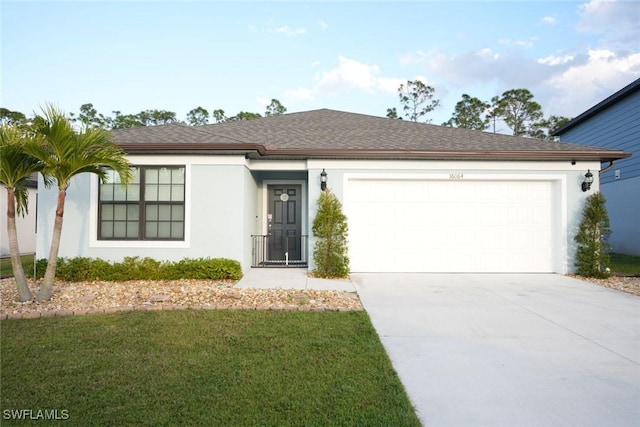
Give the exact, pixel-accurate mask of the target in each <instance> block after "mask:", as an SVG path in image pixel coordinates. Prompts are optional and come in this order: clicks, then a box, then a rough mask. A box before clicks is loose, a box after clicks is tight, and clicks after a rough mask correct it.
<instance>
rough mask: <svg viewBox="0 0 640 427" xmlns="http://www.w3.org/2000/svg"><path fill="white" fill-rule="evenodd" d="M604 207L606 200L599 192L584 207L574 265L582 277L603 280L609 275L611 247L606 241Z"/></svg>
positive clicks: (590, 197) (577, 236)
mask: <svg viewBox="0 0 640 427" xmlns="http://www.w3.org/2000/svg"><path fill="white" fill-rule="evenodd" d="M605 205H606V200H605V198H604V196H603V195H602V193H600V192H596V193H594V194H592V195H591V196H589V197H587V200H586V202H585V205H584V210H583V212H582V221H581V222H580V228H579V230H578V234H577V235H576V236H575V241H576V243H577V244H578V250H577V252H576V261H575V265H576V268H577V269H578V274H580V275H582V276H586V277H598V278H601V279H603V278H607V277H609V276H610V275H611V272H610V271H611V270H610V269H609V267H610V264H611V258H610V255H609V252H610V250H611V246H610V245H609V243H608V242H607V240H606V238H607V236H608V235H609V234H610V233H611V230H610V228H609V214H608V213H607V208H606V206H605Z"/></svg>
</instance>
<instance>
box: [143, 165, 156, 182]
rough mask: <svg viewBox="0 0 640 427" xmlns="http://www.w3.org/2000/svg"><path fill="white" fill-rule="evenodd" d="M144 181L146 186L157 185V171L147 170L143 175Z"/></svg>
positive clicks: (153, 169)
mask: <svg viewBox="0 0 640 427" xmlns="http://www.w3.org/2000/svg"><path fill="white" fill-rule="evenodd" d="M144 180H145V182H146V183H147V184H157V183H158V169H155V168H147V169H146V170H145V173H144Z"/></svg>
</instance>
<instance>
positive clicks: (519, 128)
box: [495, 89, 542, 135]
mask: <svg viewBox="0 0 640 427" xmlns="http://www.w3.org/2000/svg"><path fill="white" fill-rule="evenodd" d="M495 114H496V115H497V116H498V117H500V118H501V119H502V120H504V122H505V123H506V124H507V126H509V127H510V128H511V130H512V131H513V134H514V135H527V133H528V131H529V126H530V125H531V124H532V123H534V122H536V121H538V120H540V119H541V118H542V107H541V106H540V104H538V103H537V102H535V101H534V100H533V94H532V93H531V92H529V91H528V90H527V89H511V90H508V91H506V92H504V93H503V94H502V96H501V97H500V98H499V99H498V101H497V104H496V109H495Z"/></svg>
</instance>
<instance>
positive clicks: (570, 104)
mask: <svg viewBox="0 0 640 427" xmlns="http://www.w3.org/2000/svg"><path fill="white" fill-rule="evenodd" d="M638 77H640V53H633V54H629V55H620V54H617V53H615V52H613V51H611V50H607V49H600V50H590V51H589V53H588V57H587V58H586V60H584V61H582V63H580V64H577V65H575V66H572V67H570V68H567V69H566V70H564V71H563V72H562V73H559V74H556V75H554V76H553V77H551V78H550V79H548V80H547V81H546V82H545V86H547V87H548V89H549V90H550V92H551V93H552V94H551V95H550V96H549V101H548V102H547V105H548V110H549V111H548V113H547V114H562V115H565V116H576V115H578V114H580V113H582V112H584V111H586V110H587V109H589V108H590V107H592V106H593V105H595V104H597V103H598V102H600V101H602V100H603V99H605V98H606V97H608V96H609V95H611V94H613V93H615V92H616V91H618V90H620V89H622V88H623V87H624V86H626V85H627V84H629V83H631V82H632V81H633V80H635V79H637V78H638Z"/></svg>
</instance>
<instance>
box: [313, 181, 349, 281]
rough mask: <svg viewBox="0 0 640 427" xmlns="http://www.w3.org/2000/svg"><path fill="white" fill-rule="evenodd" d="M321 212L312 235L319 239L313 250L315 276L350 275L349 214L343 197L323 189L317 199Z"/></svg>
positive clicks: (316, 218) (319, 211)
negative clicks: (348, 246) (341, 198)
mask: <svg viewBox="0 0 640 427" xmlns="http://www.w3.org/2000/svg"><path fill="white" fill-rule="evenodd" d="M317 206H318V213H317V214H316V217H315V219H314V220H313V226H312V231H313V235H314V236H316V237H317V238H318V239H317V240H316V246H315V249H314V251H313V261H314V262H315V263H316V269H315V271H314V274H315V275H316V277H324V278H334V277H337V278H340V277H347V276H348V275H349V257H348V256H347V236H348V233H349V228H348V226H347V217H346V216H345V215H344V214H343V213H342V204H341V203H340V200H338V198H337V197H336V196H335V195H334V194H333V193H331V192H330V191H329V190H326V191H323V192H322V194H321V195H320V198H319V199H318V202H317Z"/></svg>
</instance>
